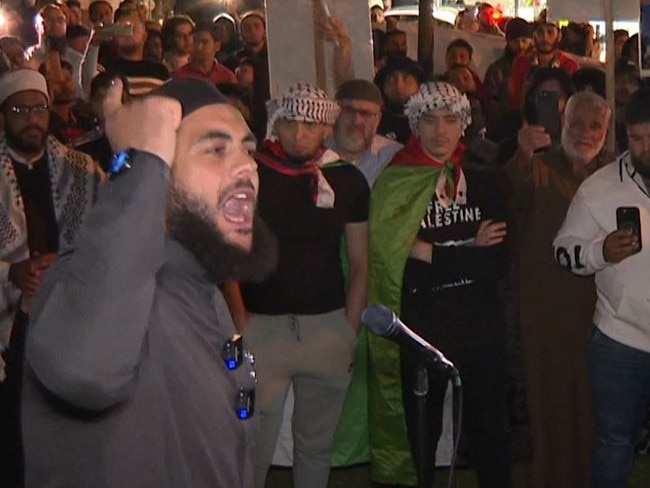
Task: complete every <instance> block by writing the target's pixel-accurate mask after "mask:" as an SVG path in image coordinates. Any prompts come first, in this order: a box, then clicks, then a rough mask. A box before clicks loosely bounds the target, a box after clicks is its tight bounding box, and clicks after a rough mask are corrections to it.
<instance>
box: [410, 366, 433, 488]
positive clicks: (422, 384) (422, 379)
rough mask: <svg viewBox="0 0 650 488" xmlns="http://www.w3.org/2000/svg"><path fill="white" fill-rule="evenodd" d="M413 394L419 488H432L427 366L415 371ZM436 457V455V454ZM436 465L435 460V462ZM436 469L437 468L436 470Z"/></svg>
mask: <svg viewBox="0 0 650 488" xmlns="http://www.w3.org/2000/svg"><path fill="white" fill-rule="evenodd" d="M413 394H414V395H415V398H416V403H417V405H416V410H417V420H416V425H417V432H416V436H417V441H416V442H417V446H418V459H417V460H416V462H417V475H418V488H431V485H432V483H433V480H432V479H430V478H431V476H430V475H427V473H430V472H431V470H429V469H427V466H428V465H429V463H431V462H432V460H431V459H428V454H429V453H428V451H429V450H428V449H427V444H428V439H427V432H428V429H427V424H428V419H427V417H428V416H427V395H428V394H429V373H428V371H427V368H426V366H425V365H423V364H421V365H420V366H419V367H418V369H416V370H415V383H414V386H413ZM434 457H435V454H434ZM433 463H434V464H435V459H434V460H433ZM434 469H435V468H434Z"/></svg>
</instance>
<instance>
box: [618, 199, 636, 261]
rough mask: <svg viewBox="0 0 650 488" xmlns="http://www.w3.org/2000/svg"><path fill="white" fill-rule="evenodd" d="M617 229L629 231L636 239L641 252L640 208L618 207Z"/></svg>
mask: <svg viewBox="0 0 650 488" xmlns="http://www.w3.org/2000/svg"><path fill="white" fill-rule="evenodd" d="M616 228H617V229H619V230H627V231H629V232H631V233H632V235H633V236H634V237H636V239H637V241H638V242H639V251H640V250H641V246H642V244H641V215H640V212H639V207H618V208H617V209H616Z"/></svg>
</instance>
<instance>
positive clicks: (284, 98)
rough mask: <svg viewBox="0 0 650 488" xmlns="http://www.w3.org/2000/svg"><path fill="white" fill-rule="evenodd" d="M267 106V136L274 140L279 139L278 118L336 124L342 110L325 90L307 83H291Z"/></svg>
mask: <svg viewBox="0 0 650 488" xmlns="http://www.w3.org/2000/svg"><path fill="white" fill-rule="evenodd" d="M266 107H267V110H268V113H269V121H268V124H267V126H266V138H267V139H270V140H272V141H274V140H276V139H277V135H276V133H275V122H276V121H277V120H278V119H286V120H297V121H300V122H314V123H318V124H327V125H334V123H335V122H336V118H337V117H338V116H339V112H340V108H339V105H338V103H336V102H335V101H333V100H331V99H330V98H329V97H328V96H327V93H325V91H323V90H321V89H320V88H318V87H316V86H312V85H308V84H306V83H296V84H295V85H291V86H290V87H289V88H287V90H286V91H285V92H284V93H283V94H282V95H280V96H279V97H278V98H275V99H273V100H269V101H268V102H267V105H266Z"/></svg>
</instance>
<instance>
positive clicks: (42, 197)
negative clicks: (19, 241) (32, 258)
mask: <svg viewBox="0 0 650 488" xmlns="http://www.w3.org/2000/svg"><path fill="white" fill-rule="evenodd" d="M12 162H13V166H14V171H15V173H16V178H17V179H18V186H19V187H20V194H21V196H22V198H23V204H24V206H25V219H26V221H27V243H28V246H29V252H30V254H32V255H33V254H49V253H53V252H57V251H58V249H59V226H58V224H57V222H56V215H55V212H54V202H53V200H52V183H51V181H50V171H49V168H48V165H47V155H45V154H44V155H43V157H42V158H41V159H39V160H38V161H35V162H34V163H33V164H32V166H31V168H30V167H29V166H28V165H26V164H22V163H17V162H15V161H12Z"/></svg>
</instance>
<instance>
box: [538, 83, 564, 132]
mask: <svg viewBox="0 0 650 488" xmlns="http://www.w3.org/2000/svg"><path fill="white" fill-rule="evenodd" d="M537 125H539V126H541V127H544V130H545V131H546V133H547V134H548V135H549V136H551V141H552V142H553V143H557V142H560V132H561V129H560V96H559V94H558V93H557V92H554V91H541V92H539V94H538V95H537Z"/></svg>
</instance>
